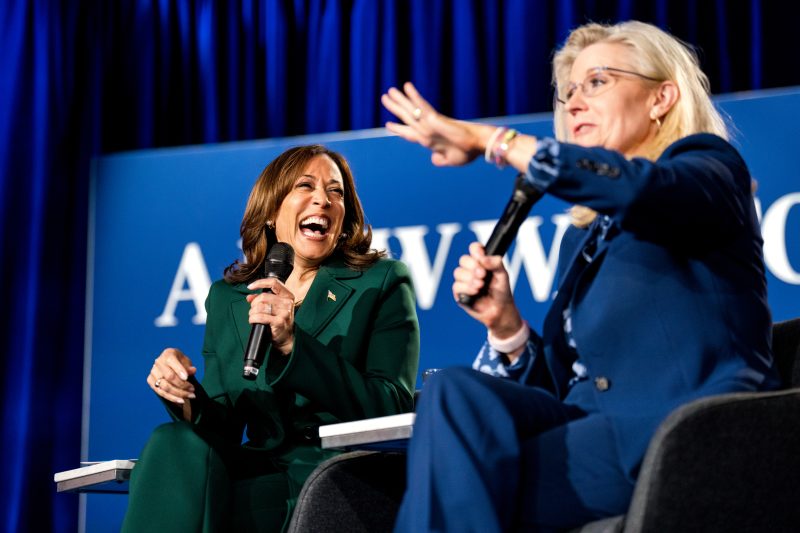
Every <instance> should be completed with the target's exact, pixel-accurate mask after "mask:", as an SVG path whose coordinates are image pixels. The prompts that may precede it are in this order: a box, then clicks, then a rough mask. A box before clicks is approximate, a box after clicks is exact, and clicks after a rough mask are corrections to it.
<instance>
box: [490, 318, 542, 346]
mask: <svg viewBox="0 0 800 533" xmlns="http://www.w3.org/2000/svg"><path fill="white" fill-rule="evenodd" d="M530 336H531V330H530V327H529V326H528V323H527V322H526V321H525V320H523V321H522V327H521V328H519V331H517V332H516V333H514V334H513V335H512V336H510V337H509V338H507V339H502V340H501V339H498V338H497V337H495V336H494V335H492V333H491V332H489V334H488V335H487V337H488V341H489V346H491V347H492V348H494V349H495V350H497V351H498V352H500V353H513V352H515V351H517V350H519V349H520V348H522V347H523V346H525V344H526V343H527V342H528V339H529V338H530Z"/></svg>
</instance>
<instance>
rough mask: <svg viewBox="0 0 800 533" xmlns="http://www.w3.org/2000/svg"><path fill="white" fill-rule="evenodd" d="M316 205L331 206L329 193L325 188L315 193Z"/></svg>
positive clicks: (320, 188)
mask: <svg viewBox="0 0 800 533" xmlns="http://www.w3.org/2000/svg"><path fill="white" fill-rule="evenodd" d="M314 203H315V204H316V205H321V206H322V207H330V206H331V200H330V198H328V192H327V191H326V190H325V189H324V188H322V187H318V188H317V189H316V191H314Z"/></svg>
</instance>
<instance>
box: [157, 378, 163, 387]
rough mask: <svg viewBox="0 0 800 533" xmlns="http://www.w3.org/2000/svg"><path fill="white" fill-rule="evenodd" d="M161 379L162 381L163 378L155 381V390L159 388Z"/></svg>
mask: <svg viewBox="0 0 800 533" xmlns="http://www.w3.org/2000/svg"><path fill="white" fill-rule="evenodd" d="M162 379H164V378H158V379H157V380H156V388H157V389H159V388H161V380H162Z"/></svg>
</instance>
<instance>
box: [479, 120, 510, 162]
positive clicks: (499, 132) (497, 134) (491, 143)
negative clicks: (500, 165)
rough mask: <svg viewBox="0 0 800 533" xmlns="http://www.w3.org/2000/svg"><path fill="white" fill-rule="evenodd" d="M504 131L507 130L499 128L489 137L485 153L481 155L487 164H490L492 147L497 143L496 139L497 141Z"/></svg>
mask: <svg viewBox="0 0 800 533" xmlns="http://www.w3.org/2000/svg"><path fill="white" fill-rule="evenodd" d="M506 131H508V128H506V127H504V126H500V127H499V128H497V129H496V130H494V133H492V136H491V137H489V142H488V143H486V151H485V152H484V153H483V159H484V160H485V161H486V162H487V163H492V147H493V146H494V143H495V142H497V139H499V138H500V136H501V135H502V134H503V133H504V132H506Z"/></svg>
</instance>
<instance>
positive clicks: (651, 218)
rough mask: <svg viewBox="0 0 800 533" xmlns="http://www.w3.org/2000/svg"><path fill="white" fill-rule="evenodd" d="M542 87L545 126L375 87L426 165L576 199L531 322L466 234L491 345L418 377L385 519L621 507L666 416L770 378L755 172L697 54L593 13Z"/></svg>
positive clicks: (530, 519)
mask: <svg viewBox="0 0 800 533" xmlns="http://www.w3.org/2000/svg"><path fill="white" fill-rule="evenodd" d="M553 80H554V84H555V88H556V99H555V104H556V105H555V125H556V133H557V138H556V139H549V138H536V137H532V136H528V135H522V134H519V133H517V132H515V131H513V130H509V129H506V128H495V127H492V126H490V125H486V124H477V123H469V122H462V121H456V120H453V119H451V118H448V117H445V116H443V115H441V114H439V113H437V112H436V110H435V109H433V108H432V107H431V106H430V105H429V104H428V103H427V102H426V101H425V100H424V99H423V98H422V97H421V96H420V95H419V93H418V92H417V91H416V90H415V88H414V87H413V86H412V85H411V84H407V85H406V86H405V88H404V89H405V90H404V91H402V92H401V91H399V90H397V89H394V88H393V89H391V90H389V91H388V93H387V94H385V95H384V96H383V98H382V102H383V104H384V106H385V107H386V108H387V109H388V110H389V111H391V112H392V113H393V114H394V115H396V116H397V117H398V118H399V119H400V121H401V122H402V123H389V124H387V127H388V128H389V129H390V130H391V131H393V132H395V133H397V134H398V135H400V136H401V137H403V138H405V139H407V140H409V141H412V142H416V143H419V144H421V145H423V146H426V147H428V148H430V149H431V151H432V152H433V154H432V157H431V159H432V161H433V163H434V164H435V165H446V166H449V165H463V164H466V163H468V162H470V161H472V160H474V159H476V158H478V157H484V158H485V159H486V160H487V161H488V162H490V163H494V164H496V165H498V166H504V165H510V166H513V167H514V168H515V169H517V170H518V171H519V172H521V173H523V174H524V175H525V177H526V179H527V181H528V183H530V184H531V185H533V186H534V187H537V188H538V189H539V190H541V191H543V192H545V193H547V194H552V195H554V196H557V197H559V198H562V199H564V200H567V201H569V202H572V203H573V204H575V205H577V206H581V207H576V208H574V209H573V219H574V225H573V227H571V228H570V229H569V230H568V231H567V233H566V234H565V236H564V239H563V241H562V247H561V252H560V254H561V255H560V265H559V268H560V278H559V279H560V285H559V287H558V292H557V297H556V298H555V300H554V301H553V304H552V308H551V309H550V311H549V312H548V314H547V316H546V318H545V321H544V325H543V327H542V328H541V330H540V331H541V333H537V332H536V331H534V329H533V328H531V327H529V326H528V324H527V323H526V322H525V321H524V320H523V317H522V316H521V315H520V312H519V310H518V308H517V307H516V305H515V303H514V299H513V295H512V293H511V290H510V287H509V282H508V275H507V273H506V270H505V269H504V267H503V264H502V261H501V258H500V257H497V256H495V257H488V256H486V255H485V253H484V250H483V247H482V246H481V245H480V244H478V243H473V244H472V245H471V246H470V249H469V255H465V256H462V257H461V259H460V262H459V266H458V268H456V270H455V272H454V277H455V281H454V283H453V293H454V295H456V294H469V295H479V296H480V295H482V296H480V297H479V298H478V299H477V301H476V302H475V304H474V306H473V307H471V308H465V311H466V312H467V313H469V314H470V316H472V317H473V318H475V319H476V320H478V321H479V322H480V323H482V324H483V325H485V326H486V328H487V330H488V341H487V343H486V345H485V346H484V347H483V349H482V350H481V352H480V353H479V355H478V358H477V360H476V361H475V364H474V367H475V368H476V369H477V370H480V371H475V370H470V369H457V368H454V369H449V370H445V371H442V372H439V373H438V374H437V375H436V376H434V377H432V378H431V380H430V381H429V382H428V383H427V384H426V386H425V392H424V394H423V395H422V397H421V402H420V405H419V406H418V409H417V411H418V415H417V422H416V425H415V429H414V437H413V439H412V441H411V445H410V449H409V466H408V473H409V482H408V487H409V488H408V491H407V493H406V496H405V499H404V501H403V505H402V507H401V511H400V516H399V518H398V522H397V527H396V530H397V531H414V532H420V531H484V532H489V531H506V530H520V531H536V530H542V529H545V530H546V529H562V528H569V527H574V526H578V525H581V524H583V523H586V522H589V521H591V520H594V519H598V518H601V517H605V516H612V515H615V514H621V513H624V512H625V510H626V509H627V506H628V503H629V500H630V496H631V493H632V489H633V485H634V483H635V480H636V477H637V474H638V471H639V468H640V465H641V461H642V457H643V455H644V452H645V449H646V447H647V444H648V442H649V440H650V438H651V436H652V434H653V433H654V431H655V429H656V427H657V426H658V424H659V423H660V422H661V421H662V420H663V419H664V418H665V417H666V415H667V414H668V413H669V412H670V411H671V410H672V409H674V408H675V407H677V406H679V405H681V404H684V403H686V402H688V401H690V400H693V399H695V398H698V397H702V396H707V395H711V394H717V393H723V392H732V391H756V390H767V389H770V388H775V387H776V386H777V385H778V380H777V376H776V373H775V371H774V368H773V362H772V357H771V354H770V348H769V332H770V314H769V310H768V308H767V305H766V282H765V278H764V264H763V258H762V252H761V247H762V241H761V237H760V233H759V227H758V222H757V219H756V214H755V209H754V204H753V199H752V196H751V192H750V182H751V178H750V174H749V172H748V170H747V167H746V165H745V163H744V161H743V160H742V158H741V157H740V155H739V154H738V153H737V151H736V150H735V149H734V148H733V147H732V146H731V145H730V144H729V143H728V142H727V140H726V139H727V133H726V127H725V123H724V121H723V120H722V118H721V117H720V115H719V113H718V112H717V111H716V110H715V108H714V106H713V104H712V102H711V100H710V99H709V95H708V81H707V78H706V76H705V75H704V74H703V73H702V72H701V70H700V68H699V67H698V63H697V59H696V57H695V55H694V54H693V53H692V52H691V51H690V49H688V48H687V47H686V46H685V45H684V44H683V43H681V42H680V41H678V40H677V39H675V38H674V37H672V36H670V35H669V34H667V33H665V32H663V31H661V30H659V29H658V28H656V27H654V26H651V25H648V24H643V23H640V22H625V23H621V24H617V25H613V26H604V25H599V24H588V25H585V26H582V27H580V28H578V29H576V30H575V31H573V32H572V33H571V35H570V36H569V38H568V39H567V41H566V43H565V45H564V47H563V48H562V49H561V50H559V51H558V52H557V53H556V55H555V57H554V62H553ZM518 245H519V246H525V243H524V242H520V243H518ZM488 274H491V277H490V278H487V275H488ZM487 279H489V280H490V281H489V282H488V286H487V287H484V284H485V281H486V280H487ZM484 292H485V294H484ZM498 378H504V379H498Z"/></svg>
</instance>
